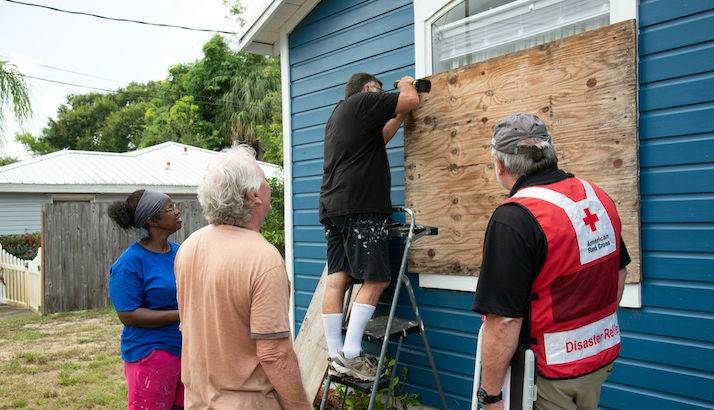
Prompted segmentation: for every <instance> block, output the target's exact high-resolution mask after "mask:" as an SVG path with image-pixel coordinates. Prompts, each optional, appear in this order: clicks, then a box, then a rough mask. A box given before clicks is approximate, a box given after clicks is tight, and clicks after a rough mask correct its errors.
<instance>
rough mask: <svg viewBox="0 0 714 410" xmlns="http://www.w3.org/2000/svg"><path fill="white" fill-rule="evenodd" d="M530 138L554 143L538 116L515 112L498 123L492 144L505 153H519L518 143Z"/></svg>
mask: <svg viewBox="0 0 714 410" xmlns="http://www.w3.org/2000/svg"><path fill="white" fill-rule="evenodd" d="M528 138H538V139H541V140H543V141H548V143H552V140H551V138H550V135H548V130H547V129H546V128H545V123H544V122H543V120H541V119H540V118H538V116H536V115H533V114H513V115H511V116H509V117H506V118H504V119H502V120H501V121H499V122H498V123H497V124H496V128H495V129H494V131H493V139H491V146H492V147H493V148H495V149H496V150H497V151H500V152H503V153H505V154H517V153H518V143H519V142H521V141H523V140H525V139H528Z"/></svg>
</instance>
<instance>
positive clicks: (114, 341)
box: [0, 309, 126, 409]
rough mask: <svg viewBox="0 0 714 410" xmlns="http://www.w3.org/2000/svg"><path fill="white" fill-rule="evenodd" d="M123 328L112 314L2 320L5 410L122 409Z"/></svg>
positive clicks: (0, 374) (0, 369) (1, 402)
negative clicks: (121, 349) (120, 340)
mask: <svg viewBox="0 0 714 410" xmlns="http://www.w3.org/2000/svg"><path fill="white" fill-rule="evenodd" d="M120 331H121V323H119V321H118V320H117V318H116V314H115V313H114V312H113V311H111V310H106V309H104V310H97V311H83V312H77V313H69V314H58V315H50V316H47V317H39V316H37V315H32V316H22V317H12V318H0V409H6V408H13V409H14V408H33V409H57V408H78V409H122V408H126V387H125V384H124V377H123V366H122V362H121V358H120V357H119V333H120Z"/></svg>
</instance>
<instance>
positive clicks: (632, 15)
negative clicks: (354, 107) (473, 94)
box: [413, 0, 638, 78]
mask: <svg viewBox="0 0 714 410" xmlns="http://www.w3.org/2000/svg"><path fill="white" fill-rule="evenodd" d="M461 1H463V0H414V3H413V4H414V53H415V54H414V73H415V75H416V77H417V78H421V77H426V76H430V75H432V74H433V73H432V64H431V23H433V22H434V20H436V19H437V18H439V17H441V15H442V14H444V13H445V12H446V11H447V10H449V9H451V7H453V5H455V4H456V3H459V2H461ZM637 4H638V0H610V24H614V23H618V22H620V21H625V20H631V19H636V18H638V16H637Z"/></svg>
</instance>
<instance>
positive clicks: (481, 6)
mask: <svg viewBox="0 0 714 410" xmlns="http://www.w3.org/2000/svg"><path fill="white" fill-rule="evenodd" d="M609 23H610V0H516V1H511V0H464V1H460V2H457V3H455V4H453V5H450V7H449V6H447V7H446V8H445V9H443V10H442V11H441V12H439V13H436V14H435V15H434V16H433V17H432V18H431V19H429V21H428V22H427V27H429V28H430V30H429V31H430V33H431V56H430V57H431V73H432V74H433V73H438V72H441V71H446V70H451V69H454V68H457V67H461V66H464V65H467V64H472V63H476V62H478V61H483V60H486V59H489V58H493V57H497V56H500V55H504V54H508V53H512V52H515V51H518V50H522V49H525V48H529V47H533V46H537V45H539V44H543V43H548V42H551V41H554V40H557V39H560V38H563V37H568V36H572V35H574V34H578V33H581V32H583V31H587V30H592V29H594V28H598V27H602V26H605V25H607V24H609ZM429 24H430V25H429Z"/></svg>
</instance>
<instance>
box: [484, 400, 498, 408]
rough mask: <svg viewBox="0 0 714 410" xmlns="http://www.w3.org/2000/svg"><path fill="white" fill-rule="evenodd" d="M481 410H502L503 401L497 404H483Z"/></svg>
mask: <svg viewBox="0 0 714 410" xmlns="http://www.w3.org/2000/svg"><path fill="white" fill-rule="evenodd" d="M482 408H483V410H503V400H501V401H499V402H498V403H493V404H484V405H482Z"/></svg>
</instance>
